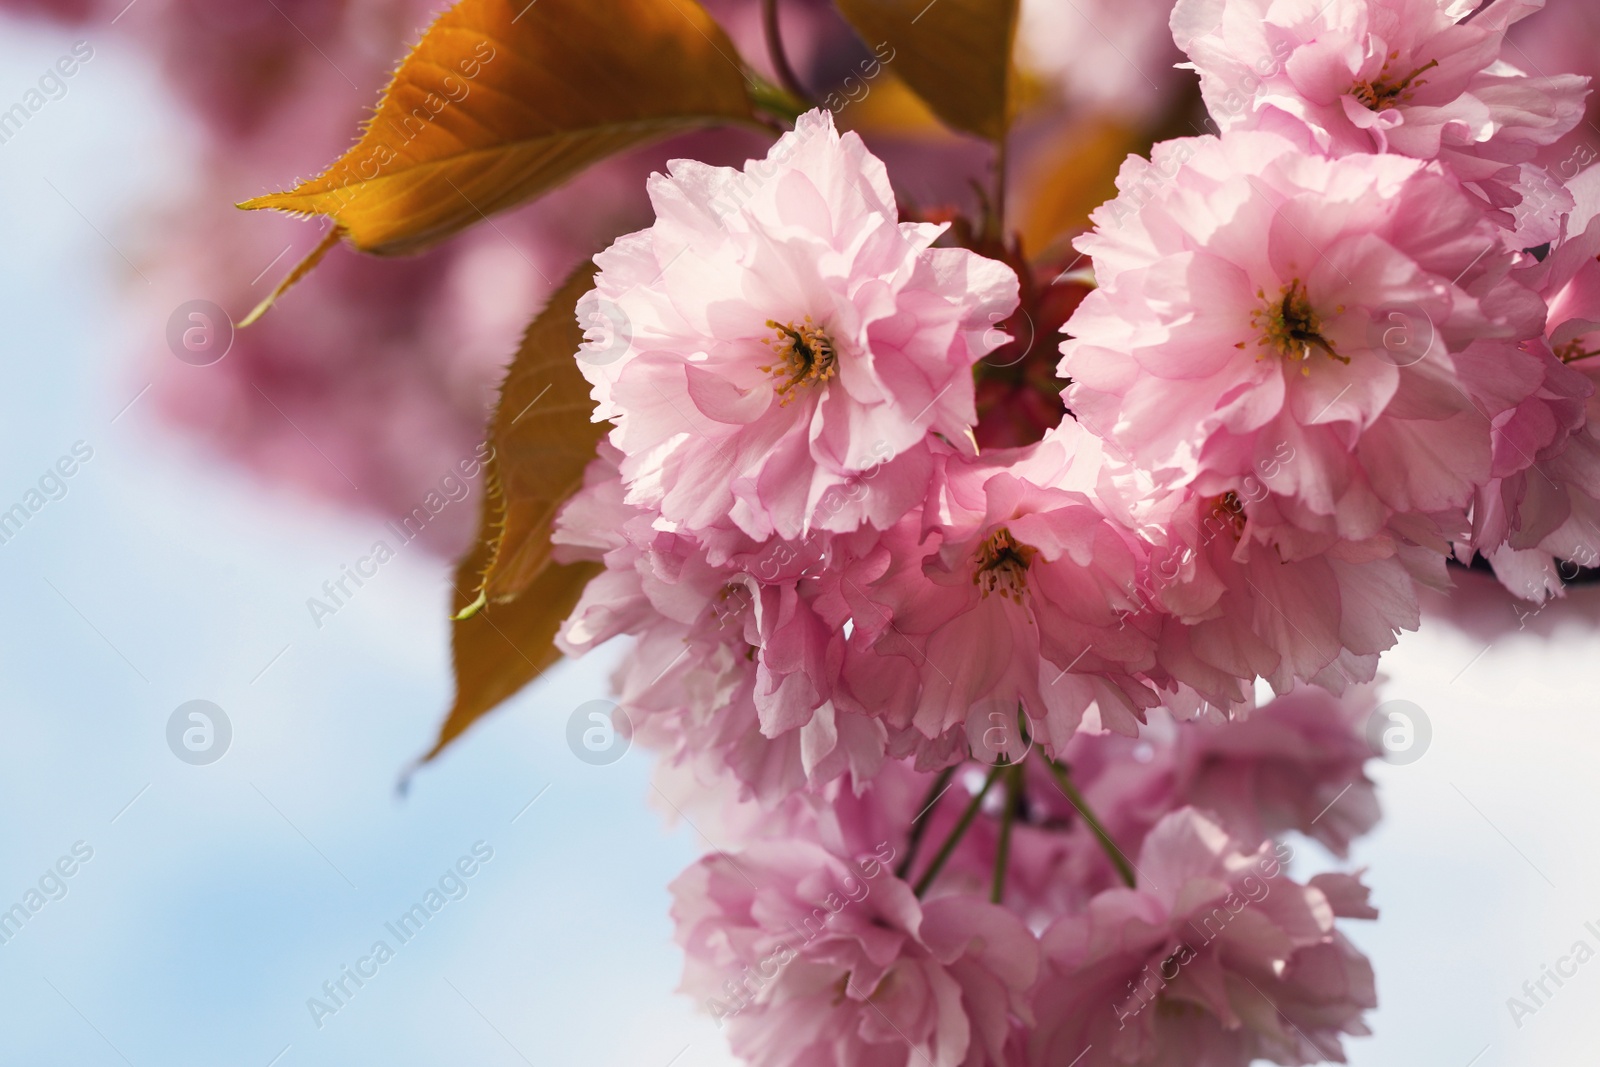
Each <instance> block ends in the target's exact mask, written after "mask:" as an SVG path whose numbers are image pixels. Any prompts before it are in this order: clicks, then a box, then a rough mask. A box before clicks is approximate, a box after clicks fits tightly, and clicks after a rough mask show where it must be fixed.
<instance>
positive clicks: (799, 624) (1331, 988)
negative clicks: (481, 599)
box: [553, 0, 1600, 1067]
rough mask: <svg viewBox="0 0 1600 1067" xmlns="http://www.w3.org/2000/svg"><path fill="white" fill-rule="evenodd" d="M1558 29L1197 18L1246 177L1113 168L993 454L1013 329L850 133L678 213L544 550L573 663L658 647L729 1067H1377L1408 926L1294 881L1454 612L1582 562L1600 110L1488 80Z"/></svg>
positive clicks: (1565, 91) (1539, 593) (989, 283)
mask: <svg viewBox="0 0 1600 1067" xmlns="http://www.w3.org/2000/svg"><path fill="white" fill-rule="evenodd" d="M1539 6H1540V5H1539V3H1537V2H1533V0H1490V2H1489V3H1487V4H1462V3H1457V2H1443V0H1331V2H1328V3H1325V4H1320V5H1318V4H1282V3H1276V2H1269V0H1179V2H1178V4H1177V6H1176V9H1175V10H1174V11H1173V13H1172V29H1173V35H1174V38H1175V40H1176V42H1177V44H1178V47H1179V48H1180V49H1182V50H1183V51H1184V52H1185V53H1186V54H1187V55H1188V57H1189V59H1190V61H1191V65H1192V67H1193V68H1194V70H1195V71H1196V72H1197V73H1198V75H1199V80H1200V87H1201V92H1202V95H1203V97H1204V100H1205V103H1206V106H1207V109H1208V112H1209V115H1210V122H1211V124H1212V129H1213V130H1214V132H1212V133H1209V134H1206V133H1201V134H1199V135H1197V136H1195V137H1188V138H1182V139H1178V140H1173V141H1168V142H1165V143H1162V144H1158V145H1156V146H1155V148H1154V149H1153V150H1152V152H1151V154H1150V158H1149V159H1144V158H1140V157H1134V158H1130V159H1129V160H1128V161H1127V163H1126V164H1125V165H1124V167H1123V169H1122V172H1121V175H1120V177H1119V179H1118V188H1119V195H1118V196H1117V197H1116V198H1115V199H1114V200H1112V201H1111V202H1109V203H1108V204H1106V205H1104V206H1103V207H1102V208H1100V209H1099V210H1098V211H1097V212H1096V213H1095V215H1094V217H1093V222H1094V226H1093V229H1092V230H1091V231H1090V232H1088V233H1086V234H1084V235H1083V236H1082V237H1080V238H1079V240H1078V241H1077V243H1076V248H1077V250H1078V251H1079V252H1081V253H1082V256H1083V257H1084V258H1087V259H1088V260H1089V261H1091V262H1092V267H1093V277H1094V287H1093V290H1092V291H1091V292H1089V293H1088V295H1087V296H1085V297H1084V298H1083V299H1082V301H1081V303H1080V304H1078V306H1077V308H1076V310H1075V311H1074V312H1073V313H1072V315H1071V317H1070V319H1069V320H1068V321H1067V322H1066V326H1065V329H1064V333H1065V335H1066V338H1065V340H1063V341H1061V342H1060V355H1061V358H1060V363H1059V367H1058V374H1059V376H1060V379H1061V381H1060V382H1059V383H1058V384H1059V385H1060V386H1061V387H1063V398H1064V400H1065V406H1066V411H1067V414H1066V416H1065V417H1063V418H1062V419H1061V420H1060V422H1059V424H1057V425H1054V426H1051V427H1049V428H1048V429H1047V430H1045V431H1044V432H1043V433H1042V436H1040V437H1039V438H1038V439H1037V440H1030V441H1028V442H1026V443H1022V444H1017V445H1015V446H1013V447H980V444H979V437H978V436H977V434H976V433H975V431H976V430H978V422H979V420H978V412H977V402H976V392H975V385H974V377H975V373H977V374H981V373H982V370H983V364H984V361H985V360H986V358H988V357H989V356H990V355H991V354H992V353H993V352H995V351H996V350H997V349H998V348H1000V347H1001V346H1002V345H1007V344H1012V343H1014V342H1013V339H1012V338H1011V337H1008V335H1007V334H1006V333H1005V332H1004V331H1002V330H1001V329H998V328H997V324H999V323H1004V322H1008V321H1012V319H1013V315H1014V313H1015V312H1016V310H1017V307H1018V302H1019V292H1021V291H1023V289H1024V288H1025V286H1024V285H1023V284H1022V283H1021V282H1020V281H1019V278H1018V275H1017V273H1016V272H1015V270H1014V269H1013V267H1012V265H1010V264H1009V263H1008V262H1002V261H1001V260H1000V259H995V258H989V257H987V256H986V255H983V254H980V253H979V252H978V251H974V250H973V249H971V248H967V247H961V246H960V244H959V243H958V242H957V241H956V240H955V239H954V236H955V235H954V232H953V231H947V229H946V228H945V227H943V226H941V225H937V224H933V223H929V222H926V221H920V220H918V219H916V218H914V217H910V216H909V214H908V213H905V212H903V211H902V209H901V207H900V206H899V205H897V203H896V198H895V194H894V191H893V189H892V187H891V184H890V178H889V174H888V171H887V169H886V168H885V166H884V164H883V163H882V162H881V161H880V160H879V159H877V158H876V157H874V156H873V155H872V154H871V153H870V152H869V151H868V150H867V148H866V147H865V145H864V144H863V143H862V141H861V140H860V139H859V138H858V137H857V136H855V135H854V134H852V133H844V134H841V133H839V132H838V131H837V130H836V129H835V128H834V124H833V121H832V116H831V115H830V114H829V113H828V112H826V111H814V112H811V113H808V114H806V115H803V116H801V118H800V119H799V120H798V122H797V123H796V125H795V128H794V130H793V131H791V132H789V133H787V134H785V135H784V136H783V137H782V138H780V139H779V141H778V142H777V144H776V145H774V146H773V148H772V150H771V152H770V153H769V154H768V155H767V157H766V158H765V159H762V160H752V161H750V162H749V163H748V164H747V165H746V166H745V167H744V169H743V170H738V169H733V168H726V167H712V166H707V165H704V164H701V163H696V162H693V161H687V160H679V161H675V162H674V163H673V164H672V165H671V166H670V168H669V170H668V173H666V174H657V175H655V176H654V177H653V178H652V179H651V182H650V185H649V195H650V199H651V202H652V205H653V207H654V210H655V215H656V221H655V223H654V224H653V225H652V226H650V227H649V228H647V229H644V230H641V231H638V232H636V233H633V234H630V235H628V236H626V237H623V238H621V239H620V240H618V241H617V242H616V243H615V244H613V245H612V246H611V247H610V248H609V249H608V250H606V251H605V252H604V253H602V254H601V255H599V256H597V257H596V263H597V265H598V267H599V271H598V273H597V275H596V280H595V288H594V290H593V292H591V293H590V294H589V295H588V296H587V297H586V298H585V299H584V301H582V302H580V304H579V313H580V318H581V319H582V321H583V322H584V324H585V325H586V326H587V327H589V333H588V334H587V336H588V338H589V339H588V340H587V341H586V343H585V344H584V346H583V348H582V349H581V350H580V351H579V352H578V353H577V357H576V358H577V362H578V365H579V367H580V368H581V370H582V372H583V374H584V375H585V377H586V378H587V379H588V381H589V382H590V384H591V386H592V394H593V398H594V400H595V403H596V410H595V418H596V420H597V421H608V422H609V423H610V424H611V429H610V432H609V435H608V437H607V439H606V440H605V441H604V442H603V443H602V445H601V449H600V454H599V455H598V457H597V458H596V459H595V460H594V462H593V463H592V464H591V466H590V468H589V470H588V472H587V476H586V479H585V484H584V487H583V489H582V491H581V492H580V493H579V494H578V495H577V496H576V497H575V498H573V500H571V501H570V502H569V503H568V504H567V505H566V507H565V508H564V510H563V511H562V513H561V515H560V516H559V518H558V521H557V528H556V532H555V535H554V538H553V539H554V541H555V543H556V546H557V553H558V556H559V557H560V558H562V559H563V560H568V561H573V560H593V561H599V562H601V563H603V565H604V570H603V572H602V573H601V574H600V575H599V576H598V577H597V578H595V579H594V580H593V581H592V582H591V583H590V585H589V587H588V588H587V590H586V591H585V593H584V595H583V598H582V600H581V601H580V603H579V604H578V606H577V608H576V609H575V611H574V612H573V614H572V616H571V617H570V619H569V620H568V621H567V623H566V624H565V626H564V628H563V631H562V633H561V636H560V639H559V641H560V643H561V645H562V647H563V649H564V650H565V651H567V652H569V653H572V654H579V653H582V652H583V651H585V650H587V649H590V648H592V647H595V646H596V645H598V644H600V643H603V642H605V641H607V640H610V639H611V638H613V637H617V636H620V635H631V636H632V637H633V638H634V644H633V647H632V650H631V651H630V653H629V654H628V656H627V658H626V660H625V662H624V663H623V665H622V666H621V667H620V668H619V671H618V674H617V677H616V687H617V690H618V693H619V697H618V699H619V701H620V703H621V706H622V708H623V709H624V710H625V711H626V714H627V717H628V721H629V722H630V723H631V729H632V731H633V733H634V736H635V738H636V739H637V740H640V741H642V742H644V743H645V744H647V745H648V746H649V747H651V748H653V749H655V750H656V751H658V752H660V753H661V754H662V755H663V757H664V758H663V770H662V772H661V773H662V776H663V780H664V781H666V782H667V783H668V784H669V789H670V790H671V792H673V793H674V794H675V795H676V796H678V797H679V798H680V802H681V808H680V810H685V811H686V810H688V809H690V808H695V809H696V810H698V811H699V812H700V814H699V818H701V819H705V820H707V823H708V824H712V825H715V826H717V827H719V832H718V834H717V835H715V836H716V837H717V839H718V841H719V844H734V843H737V844H738V845H740V846H741V850H740V851H737V852H718V853H716V854H714V855H712V856H710V857H708V858H706V859H705V860H703V861H701V862H700V863H699V864H697V865H695V866H694V867H692V868H691V869H690V870H689V871H688V872H687V873H686V874H684V875H683V876H682V878H680V879H679V881H678V882H677V883H676V884H675V887H674V892H675V896H676V906H675V912H674V914H675V917H676V919H677V921H678V926H679V932H680V939H681V941H682V942H683V944H684V946H685V948H686V950H687V952H688V955H689V964H688V968H687V972H686V978H685V987H686V989H687V990H688V991H689V992H690V993H692V994H693V995H694V996H696V997H697V998H699V999H701V1000H702V1001H703V1002H704V1003H705V1004H706V1006H707V1008H708V1010H709V1011H710V1012H711V1014H712V1015H713V1016H714V1017H715V1018H716V1019H717V1020H718V1023H719V1025H723V1026H725V1027H726V1028H728V1030H729V1033H730V1038H731V1041H732V1043H733V1046H734V1049H735V1051H736V1052H738V1053H739V1054H740V1055H741V1056H743V1057H744V1058H746V1059H747V1060H749V1061H750V1062H751V1063H753V1064H758V1065H761V1067H821V1065H824V1064H827V1065H832V1064H840V1063H844V1064H853V1065H860V1067H880V1065H882V1067H902V1065H905V1067H909V1065H910V1064H913V1063H928V1064H933V1065H936V1067H983V1065H987V1064H995V1065H1022V1064H1029V1065H1040V1067H1043V1065H1046V1064H1069V1063H1071V1064H1079V1063H1082V1064H1083V1065H1085V1067H1093V1065H1097V1064H1104V1065H1112V1064H1173V1065H1176V1064H1180V1063H1183V1064H1188V1063H1206V1064H1213V1065H1223V1064H1228V1065H1232V1064H1237V1065H1240V1067H1242V1065H1244V1064H1247V1063H1250V1062H1252V1061H1253V1060H1255V1059H1258V1058H1265V1059H1270V1060H1273V1061H1274V1062H1278V1063H1284V1064H1302V1063H1312V1062H1320V1061H1322V1060H1325V1059H1342V1058H1343V1054H1342V1051H1341V1045H1340V1035H1343V1034H1360V1033H1364V1032H1365V1028H1364V1024H1363V1022H1362V1012H1363V1011H1364V1010H1365V1009H1368V1008H1371V1007H1372V1006H1373V1005H1374V1003H1375V998H1374V994H1373V985H1372V974H1371V969H1370V966H1369V965H1368V963H1367V961H1366V960H1365V958H1364V957H1362V956H1361V955H1360V953H1359V952H1357V951H1356V950H1355V949H1354V948H1353V947H1352V946H1351V945H1350V943H1349V942H1348V941H1347V940H1346V939H1345V937H1344V935H1343V934H1342V933H1341V932H1340V931H1339V929H1338V928H1337V926H1336V922H1335V920H1337V919H1358V918H1371V917H1374V916H1375V914H1376V912H1375V911H1374V910H1373V909H1372V908H1371V907H1370V905H1369V904H1368V903H1367V894H1366V890H1365V889H1364V888H1363V887H1362V886H1361V884H1360V882H1359V881H1358V880H1357V879H1356V878H1355V877H1353V876H1350V875H1346V874H1322V875H1318V876H1316V877H1314V878H1311V879H1309V880H1305V881H1297V880H1296V879H1295V878H1294V877H1292V876H1291V874H1290V871H1289V861H1290V859H1291V858H1292V856H1293V853H1294V849H1293V847H1292V846H1291V845H1290V844H1289V843H1287V842H1285V841H1284V840H1283V839H1282V835H1284V834H1286V833H1289V832H1298V833H1300V834H1303V835H1309V836H1311V837H1314V838H1317V839H1318V840H1320V841H1321V842H1322V843H1323V844H1324V845H1326V846H1327V847H1328V848H1329V849H1331V850H1332V851H1333V852H1334V853H1336V854H1339V855H1343V854H1344V852H1345V850H1346V849H1347V847H1348V845H1349V843H1350V840H1351V838H1352V837H1354V836H1355V835H1358V834H1360V833H1362V832H1364V831H1365V830H1366V829H1368V828H1369V827H1370V826H1371V825H1372V823H1373V821H1375V819H1376V807H1375V800H1374V798H1373V796H1372V792H1371V789H1370V786H1369V784H1368V783H1367V780H1366V778H1365V775H1364V772H1363V770H1362V768H1363V765H1364V762H1365V760H1366V759H1368V758H1369V757H1370V756H1371V755H1372V754H1373V752H1372V749H1371V748H1370V746H1369V743H1368V741H1367V740H1366V738H1365V735H1364V733H1363V729H1362V725H1363V722H1364V720H1365V718H1366V717H1367V714H1368V713H1369V712H1370V710H1371V704H1370V702H1369V700H1368V694H1369V692H1370V690H1369V688H1368V685H1367V683H1370V682H1372V680H1373V679H1374V677H1375V674H1376V671H1377V667H1378V657H1379V655H1380V654H1381V653H1382V652H1384V651H1385V650H1387V649H1388V648H1390V647H1391V646H1392V645H1393V644H1394V642H1395V640H1396V637H1397V635H1398V633H1399V632H1400V631H1401V630H1404V629H1411V628H1415V627H1416V625H1417V624H1418V621H1419V609H1418V601H1417V590H1418V587H1419V586H1431V587H1437V588H1441V589H1442V588H1445V587H1447V586H1448V584H1449V577H1448V574H1447V571H1446V564H1447V561H1449V560H1450V559H1452V558H1454V559H1456V560H1459V561H1462V562H1465V561H1468V560H1471V559H1472V558H1474V557H1478V556H1481V557H1482V558H1484V559H1486V560H1487V561H1488V562H1489V563H1490V564H1491V565H1492V566H1493V567H1494V568H1495V570H1496V572H1497V573H1498V574H1499V575H1500V577H1501V579H1502V581H1504V582H1505V583H1506V584H1507V585H1508V586H1510V587H1511V588H1512V590H1513V591H1514V592H1515V593H1517V594H1518V595H1521V596H1524V597H1526V598H1529V599H1535V600H1542V599H1543V598H1544V597H1546V596H1549V595H1552V594H1554V593H1557V592H1559V590H1560V588H1561V579H1562V578H1563V577H1564V576H1570V568H1573V567H1579V566H1587V565H1591V564H1594V563H1596V562H1600V462H1597V460H1600V453H1597V451H1596V450H1597V448H1600V436H1597V433H1596V428H1597V427H1600V424H1591V420H1590V418H1589V415H1590V412H1591V411H1592V410H1597V409H1594V408H1592V407H1591V405H1592V404H1593V403H1594V394H1595V389H1594V379H1595V376H1596V373H1597V371H1600V359H1596V358H1595V357H1596V355H1597V354H1600V303H1597V301H1600V287H1597V283H1600V276H1597V271H1600V262H1597V256H1600V221H1597V220H1596V216H1597V214H1600V178H1592V177H1591V176H1590V175H1589V174H1587V173H1585V174H1581V175H1579V176H1578V177H1577V178H1574V179H1571V180H1564V179H1565V178H1566V176H1565V175H1559V176H1558V175H1555V174H1552V173H1551V172H1549V171H1547V170H1545V169H1543V168H1542V167H1541V166H1540V165H1539V163H1538V159H1539V158H1540V153H1541V151H1542V150H1543V149H1545V148H1548V147H1549V146H1551V145H1554V144H1555V143H1556V142H1557V141H1558V140H1559V139H1560V138H1562V137H1563V136H1565V135H1566V134H1567V133H1569V132H1570V131H1571V130H1572V129H1573V128H1574V126H1575V125H1576V124H1577V123H1578V122H1580V121H1581V120H1582V115H1583V109H1584V102H1585V97H1586V93H1587V88H1586V86H1587V80H1586V79H1583V78H1578V77H1544V76H1531V75H1528V74H1525V73H1523V72H1522V71H1519V70H1518V69H1516V68H1515V67H1514V66H1513V65H1512V64H1510V63H1508V62H1507V61H1506V59H1505V58H1504V57H1503V56H1502V54H1501V49H1502V45H1503V42H1504V40H1505V36H1506V31H1507V29H1508V28H1509V27H1510V26H1511V24H1512V23H1514V22H1516V21H1518V20H1520V19H1521V18H1523V17H1524V16H1526V15H1528V14H1531V13H1532V12H1534V11H1535V10H1536V9H1537V8H1538V7H1539ZM986 250H987V249H986ZM1591 304H1593V305H1594V307H1593V308H1591ZM1040 343H1049V341H1048V340H1045V339H1042V340H1041V342H1040ZM1052 358H1053V357H1052ZM1564 568H1565V569H1567V570H1566V572H1564ZM1261 683H1265V684H1266V685H1268V686H1270V688H1271V689H1272V690H1273V691H1274V692H1276V693H1277V694H1278V699H1277V700H1275V701H1273V702H1271V703H1269V704H1267V705H1266V706H1265V707H1262V708H1259V709H1254V705H1255V703H1256V693H1257V690H1258V685H1259V684H1261ZM674 806H675V807H678V806H679V804H674ZM697 825H702V824H699V823H697Z"/></svg>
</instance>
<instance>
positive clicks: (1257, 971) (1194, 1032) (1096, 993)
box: [1029, 809, 1376, 1067]
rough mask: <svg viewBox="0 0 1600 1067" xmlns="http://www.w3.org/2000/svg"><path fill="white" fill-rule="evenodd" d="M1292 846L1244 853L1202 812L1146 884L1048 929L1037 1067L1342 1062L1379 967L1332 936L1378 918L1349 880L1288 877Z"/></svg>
mask: <svg viewBox="0 0 1600 1067" xmlns="http://www.w3.org/2000/svg"><path fill="white" fill-rule="evenodd" d="M1291 854H1292V850H1290V849H1289V848H1288V847H1287V846H1283V845H1278V846H1274V845H1271V844H1267V845H1263V846H1262V847H1261V848H1260V849H1259V850H1246V849H1243V848H1241V847H1240V845H1239V843H1238V842H1236V841H1234V840H1233V839H1232V838H1230V837H1229V836H1228V834H1227V833H1226V832H1224V831H1223V830H1222V828H1221V827H1219V826H1217V825H1216V824H1215V823H1213V822H1211V821H1210V820H1208V819H1206V818H1205V817H1203V816H1201V815H1199V814H1198V813H1196V812H1195V811H1193V810H1192V809H1183V810H1181V811H1177V812H1174V813H1172V814H1171V815H1169V816H1167V817H1166V818H1165V819H1163V820H1162V821H1161V823H1160V824H1159V825H1157V826H1156V828H1155V829H1154V830H1152V831H1151V833H1150V836H1149V837H1148V838H1146V840H1145V843H1144V847H1143V849H1142V850H1141V851H1140V854H1139V859H1138V861H1137V867H1138V870H1139V878H1140V882H1139V886H1138V888H1136V889H1121V888H1118V889H1110V890H1107V891H1106V892H1104V893H1101V894H1100V895H1099V896H1097V897H1096V898H1094V900H1092V901H1090V903H1089V905H1088V908H1087V909H1086V910H1085V911H1083V912H1082V913H1080V914H1075V915H1068V916H1064V917H1062V918H1061V919H1060V920H1059V921H1058V922H1057V923H1056V924H1055V925H1054V926H1052V927H1051V928H1050V929H1049V930H1048V931H1046V932H1045V934H1044V936H1043V939H1042V947H1043V949H1044V955H1045V961H1046V963H1045V969H1044V973H1043V974H1042V975H1041V977H1040V980H1039V986H1038V988H1037V989H1036V991H1035V994H1034V1013H1035V1017H1036V1018H1037V1019H1038V1027H1037V1029H1036V1030H1035V1031H1034V1033H1033V1035H1032V1038H1031V1041H1030V1046H1029V1049H1030V1053H1031V1062H1032V1063H1034V1064H1036V1065H1038V1067H1046V1065H1055V1064H1063V1063H1071V1062H1073V1060H1074V1057H1081V1059H1080V1060H1079V1061H1078V1062H1079V1065H1080V1067H1120V1065H1132V1064H1149V1065H1160V1067H1195V1065H1203V1067H1246V1065H1247V1064H1249V1063H1251V1062H1253V1061H1255V1060H1256V1059H1258V1058H1260V1059H1270V1060H1272V1061H1274V1062H1277V1063H1283V1064H1306V1063H1320V1062H1322V1061H1323V1060H1327V1059H1334V1060H1343V1058H1344V1055H1343V1052H1342V1050H1341V1047H1340V1044H1341V1043H1340V1036H1341V1035H1342V1034H1364V1033H1366V1032H1367V1030H1366V1027H1365V1025H1364V1024H1363V1022H1362V1019H1361V1015H1362V1012H1363V1011H1365V1010H1367V1009H1370V1008H1372V1007H1374V1006H1375V1005H1376V997H1375V996H1374V993H1373V983H1372V969H1371V966H1370V965H1369V964H1368V963H1367V961H1366V959H1365V957H1363V956H1361V954H1360V953H1359V952H1357V951H1356V950H1355V949H1354V948H1353V947H1352V946H1351V945H1350V944H1349V942H1347V941H1346V940H1345V939H1344V938H1343V937H1342V936H1341V935H1340V934H1339V932H1338V931H1337V930H1336V929H1335V928H1334V919H1335V918H1336V917H1338V916H1340V915H1345V916H1349V917H1363V918H1370V917H1373V916H1374V915H1375V914H1376V913H1375V912H1374V911H1373V910H1372V909H1371V908H1370V907H1369V906H1368V905H1367V903H1366V895H1365V890H1363V889H1362V888H1361V887H1360V886H1359V883H1356V882H1355V880H1354V879H1353V878H1351V877H1350V876H1347V875H1322V876H1319V877H1318V878H1317V879H1313V881H1312V884H1310V885H1301V884H1299V883H1296V882H1294V881H1293V880H1292V879H1290V878H1289V876H1288V874H1287V872H1286V870H1285V869H1284V863H1285V860H1286V858H1287V857H1288V856H1290V855H1291Z"/></svg>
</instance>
